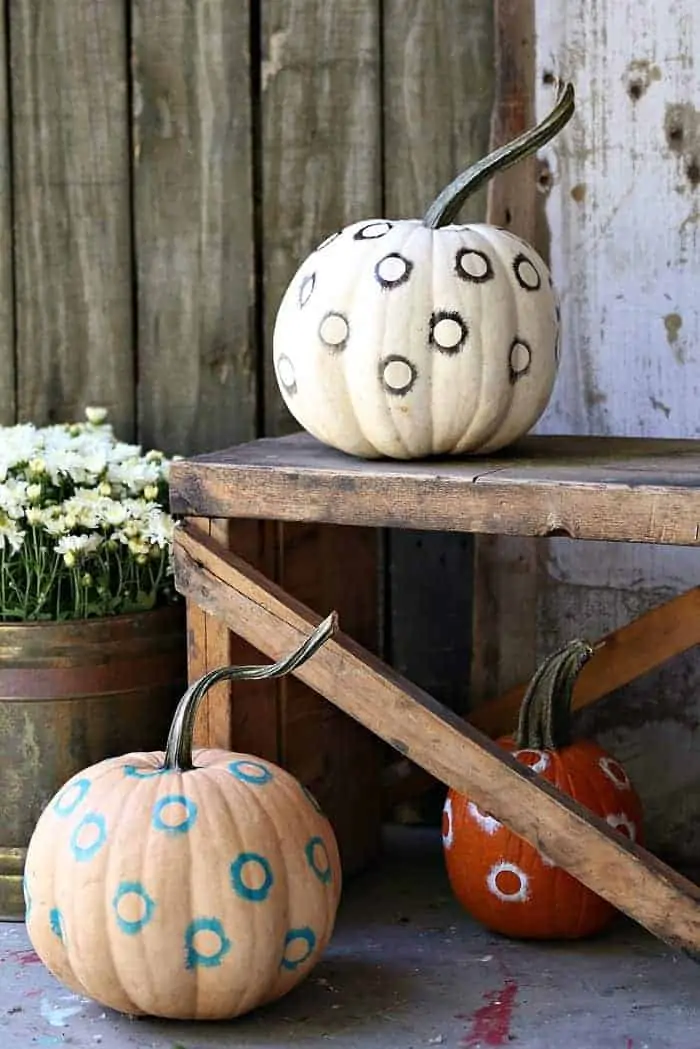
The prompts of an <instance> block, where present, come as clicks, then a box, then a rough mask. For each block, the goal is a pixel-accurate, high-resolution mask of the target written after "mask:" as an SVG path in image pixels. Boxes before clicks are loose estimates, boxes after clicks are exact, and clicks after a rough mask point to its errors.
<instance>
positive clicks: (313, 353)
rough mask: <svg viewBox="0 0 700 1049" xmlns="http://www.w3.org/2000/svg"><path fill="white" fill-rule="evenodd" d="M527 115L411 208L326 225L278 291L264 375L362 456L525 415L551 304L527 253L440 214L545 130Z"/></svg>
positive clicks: (554, 116) (501, 427)
mask: <svg viewBox="0 0 700 1049" xmlns="http://www.w3.org/2000/svg"><path fill="white" fill-rule="evenodd" d="M572 113H573V89H572V88H571V86H570V85H569V86H568V87H567V89H566V90H565V91H564V92H563V94H562V95H561V97H560V101H559V103H558V105H557V108H556V109H555V110H553V112H552V113H551V114H550V115H549V117H548V118H547V119H546V120H545V121H543V122H542V124H540V125H539V126H538V127H537V128H535V129H534V130H532V131H529V132H526V133H525V134H524V135H522V136H521V137H520V138H519V139H516V141H515V142H513V143H510V144H509V145H508V146H506V147H503V148H502V149H500V150H497V151H495V152H494V153H493V154H491V155H490V156H489V157H487V158H485V160H482V161H479V162H478V163H477V164H476V165H474V166H473V167H472V168H470V169H469V170H468V171H467V172H465V173H464V174H463V175H461V176H460V177H459V178H458V179H456V180H455V182H454V183H452V184H451V185H450V186H449V187H447V189H446V190H445V191H444V192H443V193H442V194H441V195H440V197H438V199H437V200H436V202H435V203H434V204H433V205H432V206H431V208H430V209H429V210H428V212H427V214H426V217H425V219H423V220H422V221H420V220H417V219H415V220H399V221H391V220H388V219H381V218H380V219H372V220H364V221H362V222H356V223H353V224H352V225H350V226H348V227H346V228H345V229H343V230H341V231H339V232H337V233H334V234H332V235H331V236H330V237H327V238H326V240H324V241H323V243H322V244H320V245H319V247H318V248H317V249H316V250H315V251H314V252H313V253H312V254H311V255H310V256H309V257H308V258H307V259H306V260H305V261H304V262H303V263H302V265H301V266H300V268H299V270H298V271H297V273H296V274H295V276H294V278H293V279H292V281H291V283H290V284H289V287H288V288H287V290H286V292H285V294H284V297H283V299H282V302H281V304H280V307H279V310H278V313H277V318H276V323H275V330H274V336H273V359H274V367H275V375H276V377H277V382H278V385H279V388H280V392H281V394H282V397H283V398H284V401H285V403H286V405H287V407H288V408H289V410H290V412H291V413H292V415H293V416H294V417H295V419H296V420H297V421H298V422H299V423H300V424H301V426H303V427H304V429H306V430H307V431H308V432H309V433H311V434H312V435H313V436H315V437H317V438H318V439H319V440H320V441H323V442H324V443H326V444H328V445H331V446H332V447H335V448H338V449H340V450H341V451H344V452H348V453H350V454H352V455H357V456H362V457H365V458H377V457H382V456H386V457H391V458H395V459H415V458H423V457H426V456H430V455H444V454H449V455H460V454H463V453H474V452H480V453H485V452H493V451H496V450H497V449H499V448H503V447H505V446H506V445H508V444H510V443H511V442H513V441H514V440H516V439H517V438H518V437H521V436H522V435H523V434H524V433H526V432H527V431H528V430H530V429H531V428H532V426H533V425H534V424H535V422H536V421H537V419H538V418H539V417H540V415H541V414H542V412H543V411H544V409H545V408H546V406H547V404H548V402H549V399H550V396H551V393H552V388H553V385H554V380H555V377H556V373H557V366H558V360H559V352H558V351H559V307H558V302H557V297H556V293H555V291H554V288H553V286H552V281H551V277H550V274H549V271H548V269H547V267H546V265H545V263H544V262H543V260H542V259H541V257H540V256H539V255H538V253H537V252H536V251H535V250H534V249H533V248H532V247H531V246H530V245H529V244H527V243H525V241H523V240H521V239H520V238H518V237H516V236H514V235H513V234H512V233H510V232H508V231H506V230H503V229H500V228H498V227H495V226H490V225H486V224H472V225H456V224H454V223H453V222H452V221H451V220H452V219H454V216H455V213H456V211H457V210H458V208H459V207H460V206H461V204H462V203H463V201H464V199H465V198H466V196H467V195H469V193H471V192H473V191H474V189H476V188H477V187H478V186H480V185H481V184H483V182H484V181H486V179H488V178H490V177H492V175H493V174H495V173H496V171H499V170H503V169H504V168H505V167H509V166H510V165H511V164H513V163H515V162H517V160H519V159H522V157H523V156H525V155H527V153H531V152H533V150H534V149H535V148H537V147H538V146H539V145H541V144H543V142H544V141H548V140H549V138H551V137H552V135H553V134H554V133H555V132H556V131H557V130H559V128H560V127H562V126H563V124H564V123H566V121H567V120H568V119H569V118H570V116H571V114H572Z"/></svg>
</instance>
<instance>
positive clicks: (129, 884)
mask: <svg viewBox="0 0 700 1049" xmlns="http://www.w3.org/2000/svg"><path fill="white" fill-rule="evenodd" d="M129 896H132V897H133V896H136V897H137V898H138V900H139V902H140V904H141V909H142V914H141V917H140V918H131V919H130V918H123V917H122V916H121V914H120V913H119V907H120V905H121V903H122V901H123V900H124V899H125V898H127V897H129ZM155 908H156V905H155V902H154V901H153V899H152V898H151V897H150V896H149V895H148V893H147V892H146V890H145V889H144V887H143V885H142V884H141V882H140V881H123V882H121V883H120V885H119V888H118V889H117V891H116V892H115V894H114V897H113V899H112V910H113V911H114V917H115V918H116V921H117V925H118V927H119V928H120V929H121V931H122V932H125V933H126V934H127V936H135V935H136V933H137V932H141V930H142V929H143V928H144V926H146V925H148V923H149V922H150V920H151V918H152V917H153V912H154V910H155Z"/></svg>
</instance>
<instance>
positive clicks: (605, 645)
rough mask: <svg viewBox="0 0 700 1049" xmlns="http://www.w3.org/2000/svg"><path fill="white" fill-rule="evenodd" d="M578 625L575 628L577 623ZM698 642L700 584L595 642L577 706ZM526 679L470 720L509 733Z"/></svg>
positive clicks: (582, 676) (581, 679) (494, 732)
mask: <svg viewBox="0 0 700 1049" xmlns="http://www.w3.org/2000/svg"><path fill="white" fill-rule="evenodd" d="M574 629H575V628H574ZM697 644H700V587H694V588H693V589H692V590H689V591H688V592H687V593H685V594H679V595H677V596H676V597H672V598H671V599H670V600H668V601H666V602H665V603H664V604H662V605H659V606H658V607H657V608H652V609H651V610H650V611H648V612H645V613H644V614H643V615H641V616H639V617H638V618H637V619H634V620H633V621H632V622H631V623H628V624H627V625H625V626H623V627H620V628H619V629H618V630H613V631H612V632H611V633H609V634H607V635H606V636H605V637H603V638H601V640H600V641H597V642H595V648H596V651H595V654H594V655H593V657H592V659H590V660H589V662H588V663H587V664H586V666H585V667H584V668H583V670H582V671H581V674H580V675H579V678H578V680H577V682H576V687H575V689H574V698H573V704H572V706H573V709H575V710H577V709H579V708H580V707H584V706H588V705H589V704H590V703H595V702H596V700H598V699H601V698H602V697H603V696H606V695H608V694H609V693H610V692H614V691H615V690H616V689H618V688H622V686H623V685H627V684H629V682H630V681H634V680H635V679H636V678H638V677H641V676H642V675H643V674H647V673H648V672H649V671H650V670H653V669H654V668H655V667H657V666H659V665H660V664H662V663H665V662H667V661H668V660H669V659H673V657H674V656H677V655H679V654H680V653H681V652H686V651H687V650H688V649H689V648H692V647H693V646H694V645H697ZM526 687H527V683H524V684H523V683H521V684H519V685H516V686H515V688H512V689H510V690H509V691H508V692H507V693H505V694H504V695H501V696H499V698H498V699H494V700H493V701H492V702H490V703H486V704H485V705H483V706H481V707H479V708H478V709H477V710H473V711H472V712H471V713H470V715H469V720H470V722H471V723H472V724H473V725H475V726H476V727H477V728H479V729H480V730H481V731H482V732H486V733H488V735H490V736H500V735H503V734H505V733H507V732H511V731H512V730H513V729H514V728H515V724H516V722H517V714H518V709H519V707H520V701H521V699H522V697H523V695H524V693H525V689H526Z"/></svg>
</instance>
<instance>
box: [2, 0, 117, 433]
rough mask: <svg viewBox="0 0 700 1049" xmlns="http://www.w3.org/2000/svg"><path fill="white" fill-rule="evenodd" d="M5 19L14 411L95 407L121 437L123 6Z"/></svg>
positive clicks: (11, 8) (74, 7) (46, 414)
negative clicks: (9, 108) (104, 409)
mask: <svg viewBox="0 0 700 1049" xmlns="http://www.w3.org/2000/svg"><path fill="white" fill-rule="evenodd" d="M7 11H8V12H9V33H10V39H11V41H12V46H11V53H10V69H11V99H12V120H11V126H12V151H13V155H12V164H13V195H14V228H15V245H14V247H15V267H16V268H15V281H16V287H15V294H16V322H17V351H16V359H17V412H18V415H19V417H20V418H21V419H31V420H32V421H34V422H36V423H45V422H49V421H55V420H58V419H66V418H68V419H71V418H80V417H81V416H82V412H83V408H84V407H85V405H86V404H102V405H105V406H106V407H108V408H109V411H110V417H111V419H112V421H113V422H114V424H115V426H116V427H117V428H118V430H119V433H120V434H121V435H123V436H128V435H129V434H131V433H132V432H133V421H134V420H133V416H134V412H133V384H134V373H133V339H132V327H133V313H132V284H131V243H130V228H131V219H130V212H129V196H130V188H129V186H130V174H129V166H130V165H129V115H128V101H127V95H128V89H127V39H126V10H125V5H124V4H122V3H100V4H94V3H89V2H86V0H62V2H61V3H48V4H47V3H44V2H42V0H16V2H14V3H12V4H9V5H7ZM0 281H3V283H5V282H6V278H3V277H2V271H1V270H0ZM4 338H5V332H4V331H3V332H2V333H0V341H4Z"/></svg>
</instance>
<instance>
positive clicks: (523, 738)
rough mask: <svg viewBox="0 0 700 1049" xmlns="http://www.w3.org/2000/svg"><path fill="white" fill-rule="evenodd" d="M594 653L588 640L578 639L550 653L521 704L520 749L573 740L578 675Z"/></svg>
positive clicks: (550, 747)
mask: <svg viewBox="0 0 700 1049" xmlns="http://www.w3.org/2000/svg"><path fill="white" fill-rule="evenodd" d="M592 655H593V648H592V647H591V645H589V644H588V642H587V641H581V640H579V639H575V640H574V641H570V642H569V643H568V644H566V645H564V647H563V648H560V649H559V650H558V651H557V652H555V653H554V654H553V655H551V656H549V657H548V658H547V659H545V660H544V662H543V663H542V664H541V665H540V666H539V667H538V668H537V670H536V671H535V673H534V675H533V677H532V680H531V681H530V684H529V685H528V688H527V692H526V693H525V696H524V698H523V701H522V703H521V705H520V716H519V719H518V730H517V733H516V736H515V739H516V744H517V747H518V750H560V749H561V748H562V747H568V746H569V744H570V743H571V701H572V699H573V694H574V685H575V684H576V678H577V677H578V675H579V673H580V672H581V668H582V667H583V665H584V663H587V662H588V660H589V659H590V658H591V656H592Z"/></svg>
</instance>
